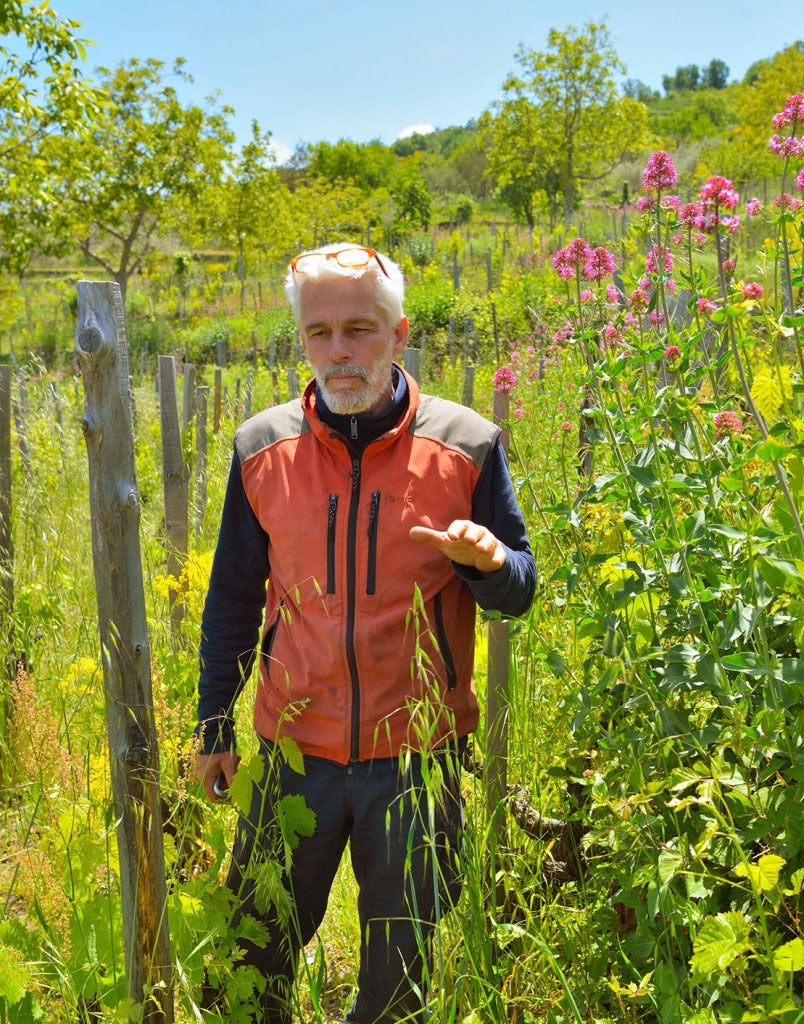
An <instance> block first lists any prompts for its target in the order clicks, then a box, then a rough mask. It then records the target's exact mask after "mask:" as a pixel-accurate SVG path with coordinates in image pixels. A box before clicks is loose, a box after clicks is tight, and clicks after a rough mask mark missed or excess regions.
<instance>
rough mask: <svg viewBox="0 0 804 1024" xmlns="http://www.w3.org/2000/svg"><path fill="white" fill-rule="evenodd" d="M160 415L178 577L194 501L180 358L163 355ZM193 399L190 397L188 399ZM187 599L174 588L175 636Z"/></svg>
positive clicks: (168, 530)
mask: <svg viewBox="0 0 804 1024" xmlns="http://www.w3.org/2000/svg"><path fill="white" fill-rule="evenodd" d="M159 395H160V401H159V415H160V421H161V426H162V491H163V496H164V503H165V523H164V525H165V548H166V552H167V556H166V568H167V574H168V576H173V577H174V578H176V579H178V578H179V576H180V574H181V570H182V568H183V567H184V563H185V562H186V561H187V535H188V529H189V528H188V520H189V502H190V468H189V466H188V465H187V463H186V462H185V461H184V453H183V452H182V447H181V431H180V430H179V405H178V397H177V395H176V360H175V359H174V358H173V356H160V357H159ZM188 401H189V400H188ZM185 611H186V609H185V607H184V602H183V601H182V600H181V599H180V598H179V595H178V593H177V592H176V590H175V588H173V587H171V588H170V627H171V631H172V633H173V636H174V638H175V637H177V636H178V635H179V633H180V632H181V624H182V621H183V620H184V615H185Z"/></svg>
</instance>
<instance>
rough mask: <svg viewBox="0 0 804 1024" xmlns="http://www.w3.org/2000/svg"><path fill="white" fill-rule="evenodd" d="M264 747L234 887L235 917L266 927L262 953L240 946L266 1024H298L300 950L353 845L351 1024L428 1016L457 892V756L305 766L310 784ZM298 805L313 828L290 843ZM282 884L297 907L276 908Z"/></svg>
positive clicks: (242, 825) (240, 838)
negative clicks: (433, 958) (254, 976)
mask: <svg viewBox="0 0 804 1024" xmlns="http://www.w3.org/2000/svg"><path fill="white" fill-rule="evenodd" d="M464 744H465V741H462V742H460V743H459V744H458V747H459V748H462V747H463V746H464ZM261 748H262V750H261V752H262V754H263V756H264V760H265V770H264V773H263V778H262V780H261V782H260V783H259V784H258V785H255V786H254V787H253V790H252V794H253V795H252V801H251V809H250V812H249V815H248V817H241V818H240V819H239V821H238V825H237V831H236V836H235V843H234V850H233V854H232V864H231V868H230V870H229V877H228V879H227V885H228V886H229V888H230V889H232V890H233V891H234V892H235V893H236V894H237V896H238V908H239V909H238V912H237V913H238V915H243V914H250V915H252V916H254V917H255V918H256V919H257V920H259V921H261V922H263V923H264V924H265V925H266V926H267V929H268V934H269V940H268V942H267V943H266V944H265V945H264V946H262V945H256V944H254V943H243V945H244V946H245V947H246V962H247V963H250V964H253V965H254V966H256V967H258V968H259V970H260V971H261V973H262V974H263V975H264V977H265V978H266V979H267V985H266V992H265V995H264V998H263V1011H262V1012H263V1016H262V1021H261V1024H289V1022H290V1021H291V1018H292V1012H291V1011H292V996H291V993H292V987H293V980H294V978H295V973H296V966H297V963H298V956H299V951H300V949H301V948H302V947H303V946H305V945H306V944H307V943H308V942H309V941H310V940H311V939H312V937H313V936H314V934H315V932H316V930H317V929H318V927H319V925H320V924H321V921H322V919H323V917H324V912H325V911H326V908H327V900H328V898H329V893H330V889H331V887H332V882H333V879H334V877H335V873H336V871H337V869H338V865H339V864H340V861H341V857H342V856H343V853H344V851H345V849H346V846H347V843H348V845H349V851H350V857H351V862H352V869H353V871H354V874H355V878H356V880H357V884H358V887H359V895H358V915H359V920H360V935H361V946H360V956H359V960H360V965H359V972H358V992H357V996H356V999H355V1002H354V1004H353V1006H352V1008H351V1009H350V1011H349V1014H348V1017H347V1019H348V1021H350V1022H351V1024H390V1022H392V1021H396V1020H400V1019H401V1018H408V1019H411V1018H413V1017H414V1016H415V1015H416V1014H420V1013H421V1012H422V1010H423V1009H424V1007H423V1002H424V998H425V996H426V980H427V969H428V966H429V952H430V946H431V940H432V934H433V930H434V927H435V925H436V923H437V922H438V920H439V919H440V917H441V916H442V915H443V914H445V913H446V912H447V911H448V910H449V909H450V907H452V906H453V905H454V903H455V902H456V901H457V899H458V895H459V893H460V884H461V883H460V867H459V861H460V853H461V843H462V834H463V802H462V800H461V796H460V767H459V755H460V750H456V748H455V747H452V748H450V749H449V750H447V751H442V752H440V753H438V754H436V755H425V760H424V762H423V760H422V756H421V755H411V756H410V757H409V758H407V759H406V760H404V762H402V763H400V760H399V759H397V758H383V759H377V760H373V761H362V762H357V763H354V764H350V765H339V764H336V763H335V762H333V761H327V760H325V759H323V758H314V757H306V758H305V759H304V766H305V773H304V774H303V775H302V774H299V773H298V772H295V771H294V770H293V769H292V768H291V767H290V766H289V765H288V764H287V763H285V761H284V760H283V759H282V757H281V755H280V754H279V753H278V751H277V750H276V748H275V747H274V746H273V744H270V743H268V742H267V741H264V740H263V741H261ZM297 796H301V797H303V798H304V801H305V803H306V805H307V807H309V808H310V809H311V810H312V811H313V812H314V813H315V829H314V832H313V834H312V835H311V836H301V837H298V836H294V838H293V839H291V838H290V833H289V831H288V828H287V826H285V833H286V834H285V835H283V830H282V822H283V819H284V820H285V821H286V822H292V820H293V810H294V807H293V801H292V800H291V801H287V800H286V799H285V798H289V797H290V798H292V797H297ZM283 801H284V802H283ZM297 806H298V804H297ZM296 840H298V843H297V845H296V846H295V848H294V845H293V844H294V842H296ZM277 865H279V867H280V868H281V871H278V867H277ZM277 877H279V878H281V881H282V888H283V890H284V891H286V892H287V893H288V894H289V896H290V900H289V901H287V900H285V899H284V896H283V894H282V892H280V894H279V895H280V898H279V899H277V898H276V896H277V890H276V885H275V881H276V879H277Z"/></svg>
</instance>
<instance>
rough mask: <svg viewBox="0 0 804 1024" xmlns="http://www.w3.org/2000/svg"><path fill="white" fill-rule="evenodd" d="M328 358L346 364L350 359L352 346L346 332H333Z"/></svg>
mask: <svg viewBox="0 0 804 1024" xmlns="http://www.w3.org/2000/svg"><path fill="white" fill-rule="evenodd" d="M329 354H330V358H331V359H333V360H335V361H336V362H341V363H344V362H348V361H349V360H350V359H351V357H352V344H351V341H350V339H349V335H348V334H347V333H346V331H342V330H338V329H336V330H334V331H333V332H332V337H331V338H330V343H329Z"/></svg>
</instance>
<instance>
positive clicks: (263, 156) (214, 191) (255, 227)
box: [185, 121, 293, 310]
mask: <svg viewBox="0 0 804 1024" xmlns="http://www.w3.org/2000/svg"><path fill="white" fill-rule="evenodd" d="M270 141H271V133H270V132H269V131H263V130H262V129H261V128H260V126H259V124H258V123H257V122H256V121H253V122H252V125H251V139H250V140H249V141H248V142H247V143H245V144H244V145H243V147H242V148H241V150H240V153H239V154H235V155H233V156H232V158H231V161H230V163H229V166H228V169H227V171H226V173H225V175H224V178H223V180H222V181H221V182H220V183H216V184H214V185H213V186H212V187H210V188H209V189H207V190H206V191H205V192H204V194H203V195H202V196H201V198H200V201H199V202H198V203H194V204H193V210H192V211H191V212H193V213H194V214H195V216H194V217H193V222H192V223H193V233H194V234H195V235H196V236H198V237H200V238H203V239H204V240H205V241H209V240H210V239H212V238H214V239H216V240H217V241H218V242H220V244H221V245H223V246H224V247H225V248H228V249H232V250H234V251H235V252H236V253H237V276H238V280H239V281H240V308H241V310H242V309H243V308H244V306H245V289H246V270H247V264H248V261H249V259H251V258H253V257H254V256H255V255H258V254H261V255H267V256H268V257H269V258H279V257H284V255H285V253H286V250H287V248H288V246H289V245H290V244H291V242H292V239H293V228H292V224H291V221H290V213H289V209H288V191H287V187H286V186H285V185H284V183H283V182H282V180H281V178H280V177H279V174H278V173H277V170H276V167H275V166H274V163H275V157H274V155H273V153H272V151H271V146H270ZM185 232H186V228H185Z"/></svg>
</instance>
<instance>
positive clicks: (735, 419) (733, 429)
mask: <svg viewBox="0 0 804 1024" xmlns="http://www.w3.org/2000/svg"><path fill="white" fill-rule="evenodd" d="M714 425H715V438H716V439H717V440H718V441H722V440H723V438H724V437H736V436H737V434H739V433H741V432H742V429H743V421H742V420H741V419H740V417H739V416H738V415H737V413H736V412H732V410H731V409H725V410H724V411H723V412H716V413H715V418H714Z"/></svg>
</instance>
